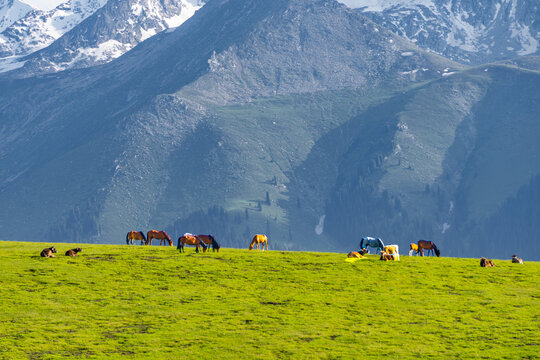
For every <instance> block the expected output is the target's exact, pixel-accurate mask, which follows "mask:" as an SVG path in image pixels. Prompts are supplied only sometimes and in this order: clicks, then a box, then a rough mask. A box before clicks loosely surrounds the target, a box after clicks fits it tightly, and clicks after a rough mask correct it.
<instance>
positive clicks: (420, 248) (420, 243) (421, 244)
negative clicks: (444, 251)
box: [418, 240, 441, 257]
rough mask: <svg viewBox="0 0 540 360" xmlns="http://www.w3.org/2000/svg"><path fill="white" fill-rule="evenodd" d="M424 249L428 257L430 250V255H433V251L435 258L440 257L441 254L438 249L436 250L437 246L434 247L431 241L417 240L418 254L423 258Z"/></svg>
mask: <svg viewBox="0 0 540 360" xmlns="http://www.w3.org/2000/svg"><path fill="white" fill-rule="evenodd" d="M424 249H426V250H428V251H427V253H428V255H429V251H430V250H431V251H432V253H431V254H432V255H433V251H435V255H437V257H440V256H441V252H440V251H439V249H437V246H435V243H434V242H433V241H427V240H419V241H418V252H419V253H420V255H421V256H424Z"/></svg>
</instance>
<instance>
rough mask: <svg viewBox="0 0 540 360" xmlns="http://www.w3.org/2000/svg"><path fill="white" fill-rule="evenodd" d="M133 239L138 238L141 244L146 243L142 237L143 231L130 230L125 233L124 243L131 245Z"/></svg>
mask: <svg viewBox="0 0 540 360" xmlns="http://www.w3.org/2000/svg"><path fill="white" fill-rule="evenodd" d="M133 240H140V241H141V245H146V238H145V237H144V233H143V232H142V231H130V232H128V233H127V235H126V244H127V245H129V244H131V245H133Z"/></svg>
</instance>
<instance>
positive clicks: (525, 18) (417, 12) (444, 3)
mask: <svg viewBox="0 0 540 360" xmlns="http://www.w3.org/2000/svg"><path fill="white" fill-rule="evenodd" d="M339 1H340V2H342V3H344V4H346V5H347V6H349V7H352V8H357V9H358V11H360V12H362V13H363V14H364V15H366V16H368V17H369V18H370V19H371V20H373V21H374V22H376V23H377V24H380V25H382V26H385V27H387V28H389V29H390V30H392V31H393V32H395V33H397V34H399V35H401V36H403V37H405V38H407V39H408V40H410V41H412V42H414V43H416V44H417V45H419V46H421V47H423V48H426V49H429V50H431V51H434V52H436V53H439V54H441V55H444V56H447V57H450V58H452V59H453V60H456V61H460V62H463V63H469V64H480V63H484V62H490V61H497V60H503V59H508V58H513V57H517V56H523V55H530V54H535V53H537V52H539V51H540V46H539V43H540V31H538V14H539V13H540V3H538V2H537V1H530V0H487V1H482V2H478V1H473V0H415V1H403V0H339Z"/></svg>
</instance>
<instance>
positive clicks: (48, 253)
mask: <svg viewBox="0 0 540 360" xmlns="http://www.w3.org/2000/svg"><path fill="white" fill-rule="evenodd" d="M56 253H57V251H56V249H55V248H54V246H51V247H50V248H46V249H43V250H42V251H41V254H40V255H41V257H56V256H54V254H56Z"/></svg>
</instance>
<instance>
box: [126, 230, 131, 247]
mask: <svg viewBox="0 0 540 360" xmlns="http://www.w3.org/2000/svg"><path fill="white" fill-rule="evenodd" d="M129 233H131V231H128V233H127V234H126V245H129Z"/></svg>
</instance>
